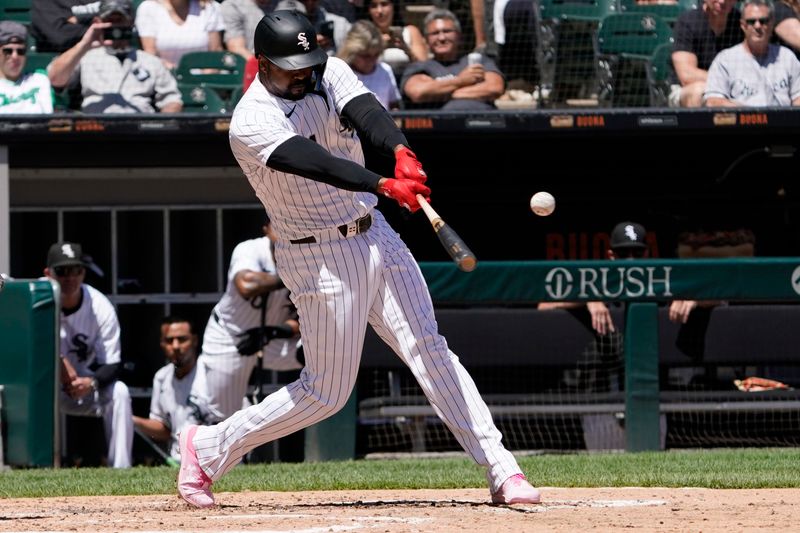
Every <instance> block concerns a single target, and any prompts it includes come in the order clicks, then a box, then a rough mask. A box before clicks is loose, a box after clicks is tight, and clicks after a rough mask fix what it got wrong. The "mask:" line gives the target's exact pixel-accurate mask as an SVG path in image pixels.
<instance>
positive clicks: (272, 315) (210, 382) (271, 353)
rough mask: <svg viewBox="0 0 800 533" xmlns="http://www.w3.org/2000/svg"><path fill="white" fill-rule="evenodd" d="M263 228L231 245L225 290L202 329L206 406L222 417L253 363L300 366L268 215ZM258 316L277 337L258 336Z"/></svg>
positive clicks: (236, 401) (236, 402)
mask: <svg viewBox="0 0 800 533" xmlns="http://www.w3.org/2000/svg"><path fill="white" fill-rule="evenodd" d="M263 231H264V236H263V237H260V238H258V239H250V240H247V241H244V242H241V243H239V244H238V245H237V246H236V248H234V250H233V254H231V264H230V267H229V268H228V284H227V286H226V288H225V293H224V294H223V295H222V298H221V299H220V301H219V302H218V303H217V305H216V306H214V309H213V310H212V311H211V316H210V317H209V319H208V324H207V325H206V330H205V333H204V334H203V349H202V353H201V355H200V358H199V360H198V364H199V365H200V366H202V367H204V372H205V375H206V385H207V388H208V394H209V399H210V401H211V406H212V407H213V408H214V409H216V410H217V411H219V412H220V413H221V414H222V416H223V418H227V417H229V416H230V415H232V414H233V413H235V412H236V411H238V410H239V409H241V408H242V401H243V399H244V396H245V393H246V392H247V383H248V381H249V379H250V374H251V373H252V372H253V368H255V366H256V365H257V364H259V362H260V363H261V365H262V367H263V368H268V369H270V370H276V371H284V370H296V369H299V368H300V367H301V366H302V365H301V364H300V363H299V362H298V360H297V349H298V342H299V339H300V336H299V334H297V333H298V332H299V324H298V322H297V314H296V311H295V309H294V306H293V305H292V304H291V302H290V300H289V291H288V290H287V289H286V288H285V287H284V286H283V282H282V281H281V279H280V278H279V277H278V274H277V269H276V267H275V261H274V259H273V256H272V243H271V241H270V239H269V237H268V235H269V233H270V231H271V229H270V221H269V220H267V222H266V223H265V225H264V227H263ZM262 311H263V316H262ZM262 320H263V322H264V324H268V325H270V328H268V330H269V331H270V332H272V333H275V332H276V331H277V333H278V334H279V335H280V337H278V338H270V339H265V338H263V337H262V336H261V334H260V328H261V325H262ZM276 325H277V326H279V327H278V328H276V327H275V326H276ZM267 340H268V342H267V344H266V345H263V342H265V341H267ZM248 347H249V349H248ZM258 351H261V356H260V357H258V355H257V352H258Z"/></svg>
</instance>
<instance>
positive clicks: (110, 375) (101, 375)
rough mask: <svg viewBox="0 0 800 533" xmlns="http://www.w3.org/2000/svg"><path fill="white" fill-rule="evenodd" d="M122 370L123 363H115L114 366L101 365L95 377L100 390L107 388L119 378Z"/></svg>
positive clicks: (95, 372)
mask: <svg viewBox="0 0 800 533" xmlns="http://www.w3.org/2000/svg"><path fill="white" fill-rule="evenodd" d="M121 369H122V363H114V364H113V365H100V366H98V367H97V369H96V370H95V371H94V377H95V379H97V386H98V387H100V388H103V387H105V386H106V385H108V384H110V383H111V382H113V381H116V380H117V378H118V377H119V372H120V370H121Z"/></svg>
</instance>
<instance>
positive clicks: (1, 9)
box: [0, 0, 31, 26]
mask: <svg viewBox="0 0 800 533" xmlns="http://www.w3.org/2000/svg"><path fill="white" fill-rule="evenodd" d="M0 20H14V21H17V22H21V23H22V24H26V25H28V26H30V23H31V0H0Z"/></svg>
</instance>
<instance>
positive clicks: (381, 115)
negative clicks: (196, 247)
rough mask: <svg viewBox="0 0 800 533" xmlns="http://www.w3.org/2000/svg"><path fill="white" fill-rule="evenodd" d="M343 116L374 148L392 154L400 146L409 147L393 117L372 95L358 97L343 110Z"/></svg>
mask: <svg viewBox="0 0 800 533" xmlns="http://www.w3.org/2000/svg"><path fill="white" fill-rule="evenodd" d="M342 116H343V117H344V118H346V119H347V120H348V121H349V122H350V124H352V125H353V127H354V128H355V129H356V131H357V132H358V136H359V137H360V138H361V139H366V140H367V141H369V143H370V144H371V145H372V146H375V147H376V148H379V149H381V150H383V151H384V152H386V153H387V154H391V153H393V152H394V150H395V148H396V147H397V146H398V145H403V146H408V140H407V139H406V136H405V135H403V132H402V131H400V128H398V127H397V125H396V124H395V122H394V119H393V118H392V115H390V114H389V112H388V111H386V109H385V108H384V107H383V106H382V105H381V104H380V102H378V99H377V98H375V95H374V94H372V93H368V94H362V95H360V96H356V97H355V98H353V99H352V100H350V101H349V102H347V104H346V105H345V106H344V108H343V109H342Z"/></svg>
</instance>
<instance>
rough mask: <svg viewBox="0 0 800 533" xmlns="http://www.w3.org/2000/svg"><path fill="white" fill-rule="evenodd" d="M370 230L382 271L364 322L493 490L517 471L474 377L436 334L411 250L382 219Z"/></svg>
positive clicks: (429, 303) (427, 295) (496, 490)
mask: <svg viewBox="0 0 800 533" xmlns="http://www.w3.org/2000/svg"><path fill="white" fill-rule="evenodd" d="M374 231H375V233H376V235H374V236H373V237H374V238H376V239H378V240H380V241H381V242H382V243H383V252H384V257H383V259H384V269H383V276H384V277H383V283H382V284H381V285H380V288H379V292H378V295H377V298H376V299H375V302H374V303H373V306H372V309H371V310H370V319H369V322H370V324H372V326H373V328H374V329H375V331H376V332H377V333H378V335H379V336H380V337H381V338H382V339H383V340H384V341H385V342H386V343H387V344H388V345H389V346H390V347H391V348H392V349H393V350H394V351H395V352H396V353H397V354H398V355H399V356H400V358H401V359H402V360H403V361H404V362H405V363H406V364H407V365H408V367H409V368H410V369H411V372H412V373H413V374H414V377H415V378H416V379H417V381H418V383H419V385H420V387H421V388H422V390H423V392H424V393H425V396H427V398H428V400H429V401H430V402H431V405H432V406H433V409H434V410H435V411H436V414H437V415H439V417H440V418H441V419H442V420H443V421H444V423H445V424H446V425H447V427H448V428H450V431H452V433H453V435H454V436H455V438H456V439H457V440H458V442H459V443H460V444H461V446H462V447H463V448H464V450H466V451H467V453H469V454H470V456H472V458H473V459H474V460H475V461H476V462H477V463H478V464H480V465H483V466H485V467H487V478H488V480H489V487H490V490H491V492H492V493H493V494H494V493H497V492H498V491H500V488H501V486H502V485H503V482H504V481H506V480H508V479H509V478H511V477H512V476H514V475H517V474H521V470H520V468H519V466H518V464H517V461H516V459H515V458H514V456H513V455H512V454H511V453H510V452H509V451H508V450H506V449H505V447H504V446H503V445H502V443H501V439H502V435H501V434H500V431H499V430H498V429H497V427H495V425H494V421H493V420H492V415H491V413H490V412H489V408H488V407H487V406H486V403H485V402H484V401H483V398H481V396H480V393H479V392H478V389H477V387H476V386H475V383H474V381H473V380H472V378H471V377H470V375H469V374H468V373H467V371H466V370H465V369H464V367H463V366H462V365H461V363H460V362H459V360H458V358H457V357H456V356H455V354H453V352H451V351H450V350H449V349H448V348H447V341H446V340H445V339H444V337H442V336H441V335H439V333H438V330H437V325H436V319H435V317H434V313H433V304H432V303H431V298H430V293H429V292H428V288H427V285H426V284H425V280H424V278H423V277H422V273H421V272H420V270H419V266H418V265H417V263H416V261H415V260H414V258H413V257H412V255H411V252H409V251H408V248H407V247H406V246H405V245H404V244H403V242H402V240H401V239H400V237H399V236H398V235H397V234H396V233H395V232H394V230H392V229H391V228H390V227H389V226H388V225H386V224H385V223H380V221H379V222H378V223H376V224H375V227H374ZM370 233H372V230H370Z"/></svg>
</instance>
